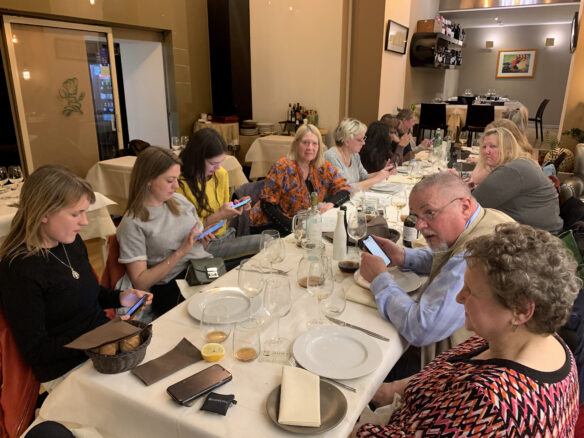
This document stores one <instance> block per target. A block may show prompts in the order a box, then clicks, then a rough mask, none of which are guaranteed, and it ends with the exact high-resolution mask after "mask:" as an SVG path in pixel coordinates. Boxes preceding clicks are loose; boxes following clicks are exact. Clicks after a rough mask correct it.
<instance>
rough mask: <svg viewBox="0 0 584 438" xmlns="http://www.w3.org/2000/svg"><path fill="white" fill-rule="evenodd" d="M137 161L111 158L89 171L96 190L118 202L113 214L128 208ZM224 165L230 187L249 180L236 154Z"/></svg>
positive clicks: (228, 158) (226, 160)
mask: <svg viewBox="0 0 584 438" xmlns="http://www.w3.org/2000/svg"><path fill="white" fill-rule="evenodd" d="M135 162H136V157H134V156H126V157H119V158H112V159H111V160H104V161H99V162H97V163H96V164H94V165H93V166H92V167H91V169H89V172H87V176H86V177H85V179H86V180H87V181H88V182H89V183H90V184H91V186H92V187H93V188H94V190H97V191H99V192H101V193H104V194H105V195H106V196H108V197H109V198H111V199H113V200H114V201H115V202H116V203H117V205H115V206H111V207H110V212H111V213H112V214H119V215H122V214H124V211H125V210H126V204H127V203H128V197H129V190H130V176H131V174H132V168H133V167H134V163H135ZM222 166H223V168H224V169H225V170H227V172H228V174H229V187H230V188H231V189H233V190H234V189H236V188H237V187H239V186H240V185H242V184H245V183H246V182H248V180H247V178H246V177H245V174H244V173H243V169H242V167H241V164H239V161H237V159H236V158H235V157H234V156H232V155H227V157H226V158H225V161H224V162H223V164H222Z"/></svg>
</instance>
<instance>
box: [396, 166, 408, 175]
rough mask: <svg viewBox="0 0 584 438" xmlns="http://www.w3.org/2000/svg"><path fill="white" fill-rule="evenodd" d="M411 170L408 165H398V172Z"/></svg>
mask: <svg viewBox="0 0 584 438" xmlns="http://www.w3.org/2000/svg"><path fill="white" fill-rule="evenodd" d="M408 172H409V169H408V166H397V173H405V174H407V173H408Z"/></svg>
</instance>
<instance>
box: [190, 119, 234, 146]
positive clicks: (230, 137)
mask: <svg viewBox="0 0 584 438" xmlns="http://www.w3.org/2000/svg"><path fill="white" fill-rule="evenodd" d="M203 128H213V129H214V130H215V131H217V132H218V133H219V134H220V135H221V137H223V140H225V143H227V144H228V145H230V144H239V123H237V122H234V123H216V122H208V123H203V122H199V121H196V122H195V124H194V125H193V132H197V131H198V130H199V129H203Z"/></svg>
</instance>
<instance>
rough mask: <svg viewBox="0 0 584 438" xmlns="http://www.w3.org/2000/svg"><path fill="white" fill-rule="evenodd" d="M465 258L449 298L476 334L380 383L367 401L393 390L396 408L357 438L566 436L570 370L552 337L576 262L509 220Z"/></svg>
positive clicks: (572, 394) (549, 239)
mask: <svg viewBox="0 0 584 438" xmlns="http://www.w3.org/2000/svg"><path fill="white" fill-rule="evenodd" d="M465 259H466V262H467V269H466V273H465V276H464V285H463V287H462V289H461V291H460V292H459V293H458V296H457V301H458V302H459V303H460V304H462V305H463V306H464V312H465V317H466V322H465V326H466V328H467V329H468V330H472V331H474V332H476V333H477V335H478V336H473V337H471V338H470V339H468V340H467V341H465V342H464V343H462V344H460V345H458V346H457V347H455V348H453V349H452V350H450V351H447V352H446V353H444V354H442V355H440V356H438V357H437V358H436V359H435V360H434V361H432V362H431V363H430V364H429V365H428V366H427V367H425V368H424V369H423V370H422V371H421V372H420V373H418V374H417V375H415V376H412V377H410V378H408V379H404V380H400V381H396V382H391V383H387V384H384V385H383V386H382V388H380V390H378V392H377V394H376V395H375V397H374V399H373V402H374V403H376V404H387V403H390V402H392V399H393V397H394V395H395V394H396V393H397V394H400V395H402V397H403V405H402V406H401V408H400V409H398V410H396V411H395V412H394V413H393V415H392V416H391V418H390V420H389V424H387V425H386V426H379V425H372V424H365V425H363V426H362V427H361V428H360V429H359V431H358V433H357V436H367V437H370V436H393V434H394V433H395V434H396V436H397V435H398V433H401V434H404V435H407V436H418V435H420V436H422V435H424V434H425V432H428V431H431V432H432V434H435V435H440V434H441V431H444V433H446V431H447V430H448V433H449V434H453V433H454V431H456V433H454V434H455V435H457V436H458V435H460V436H468V437H483V436H554V437H570V436H573V432H574V425H575V424H576V419H577V417H578V378H577V372H576V365H575V361H574V358H573V357H572V354H571V353H570V350H569V349H568V347H567V346H566V345H565V344H564V342H563V341H562V340H561V339H560V338H559V337H558V336H557V335H556V334H555V332H556V331H557V330H558V329H559V328H560V326H561V325H562V324H564V323H565V321H566V320H567V318H568V315H569V314H570V312H571V309H572V305H573V302H574V300H575V299H576V296H577V295H578V291H579V289H580V287H581V284H582V282H581V281H580V279H579V278H578V277H577V275H576V262H575V260H574V259H573V258H572V256H571V255H570V254H569V253H568V251H567V250H566V249H565V248H564V247H563V245H562V242H561V241H560V240H559V239H558V238H556V237H554V236H552V235H551V234H549V233H547V232H545V231H541V230H536V229H534V228H532V227H530V226H527V225H519V224H516V223H507V224H501V225H498V226H497V228H496V229H495V233H493V234H491V235H485V236H481V237H478V238H476V239H473V240H472V241H470V242H469V243H468V244H467V252H466V255H465ZM543 413H545V414H543ZM535 418H537V420H534V419H535Z"/></svg>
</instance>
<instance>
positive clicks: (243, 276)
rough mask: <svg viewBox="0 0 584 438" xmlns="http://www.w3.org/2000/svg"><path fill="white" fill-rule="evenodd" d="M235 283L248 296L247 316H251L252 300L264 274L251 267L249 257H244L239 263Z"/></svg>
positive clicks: (262, 281)
mask: <svg viewBox="0 0 584 438" xmlns="http://www.w3.org/2000/svg"><path fill="white" fill-rule="evenodd" d="M237 283H238V284H239V288H240V289H241V290H242V291H243V293H244V294H245V296H246V297H248V298H249V318H250V319H251V317H252V308H253V306H252V300H253V299H254V298H255V297H257V296H258V295H259V294H260V293H261V292H262V288H263V284H264V275H263V274H262V273H261V272H260V271H259V270H258V269H257V268H253V266H252V262H251V259H244V260H242V261H241V262H240V263H239V273H238V274H237Z"/></svg>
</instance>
